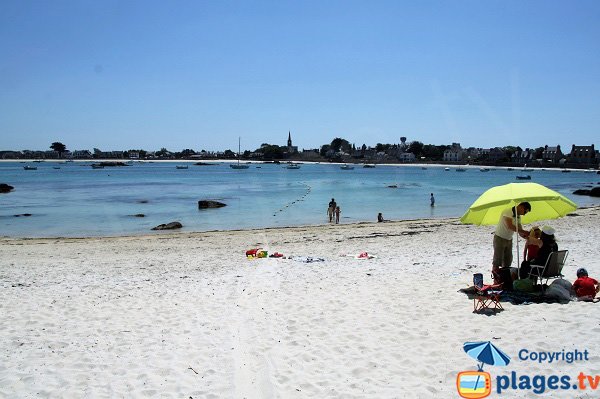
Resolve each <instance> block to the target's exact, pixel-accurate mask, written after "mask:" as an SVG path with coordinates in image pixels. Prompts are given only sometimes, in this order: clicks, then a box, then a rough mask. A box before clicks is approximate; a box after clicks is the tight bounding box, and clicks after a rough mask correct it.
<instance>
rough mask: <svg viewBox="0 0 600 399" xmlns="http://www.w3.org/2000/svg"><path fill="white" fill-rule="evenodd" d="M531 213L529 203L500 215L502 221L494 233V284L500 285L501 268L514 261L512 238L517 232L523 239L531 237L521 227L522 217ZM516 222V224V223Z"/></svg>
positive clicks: (509, 209) (522, 203)
mask: <svg viewBox="0 0 600 399" xmlns="http://www.w3.org/2000/svg"><path fill="white" fill-rule="evenodd" d="M530 211H531V204H529V202H521V203H520V204H519V205H517V206H514V207H512V208H507V209H505V210H504V211H503V212H502V214H501V215H500V220H498V224H497V225H496V232H495V233H494V259H493V260H492V274H493V275H494V282H495V283H500V282H501V281H500V279H499V275H498V271H499V269H500V268H501V267H510V265H511V263H512V259H513V254H512V238H513V234H514V233H515V232H517V233H519V235H520V236H521V237H523V238H525V237H527V236H528V235H529V232H528V231H526V230H523V226H522V225H521V216H523V215H525V214H527V213H528V212H530ZM515 221H516V223H515Z"/></svg>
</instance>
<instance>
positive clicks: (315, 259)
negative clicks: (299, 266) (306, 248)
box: [288, 256, 325, 263]
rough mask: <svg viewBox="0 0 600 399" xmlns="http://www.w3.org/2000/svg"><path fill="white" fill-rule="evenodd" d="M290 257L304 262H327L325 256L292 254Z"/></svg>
mask: <svg viewBox="0 0 600 399" xmlns="http://www.w3.org/2000/svg"><path fill="white" fill-rule="evenodd" d="M288 259H291V260H295V261H296V262H302V263H313V262H325V259H323V258H313V257H312V256H290V257H289V258H288Z"/></svg>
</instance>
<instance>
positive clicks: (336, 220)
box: [335, 206, 342, 224]
mask: <svg viewBox="0 0 600 399" xmlns="http://www.w3.org/2000/svg"><path fill="white" fill-rule="evenodd" d="M341 212H342V211H341V210H340V207H339V206H336V207H335V224H339V223H340V213H341Z"/></svg>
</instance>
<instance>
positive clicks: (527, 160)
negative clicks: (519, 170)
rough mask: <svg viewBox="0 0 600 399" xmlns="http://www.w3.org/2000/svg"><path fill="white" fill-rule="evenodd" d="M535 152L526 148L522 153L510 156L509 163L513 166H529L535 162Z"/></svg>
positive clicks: (517, 152) (516, 152)
mask: <svg viewBox="0 0 600 399" xmlns="http://www.w3.org/2000/svg"><path fill="white" fill-rule="evenodd" d="M534 155H535V150H532V149H529V148H526V149H525V150H522V151H518V150H517V151H515V152H514V153H513V154H512V155H511V157H510V158H511V162H512V163H513V164H515V165H524V164H529V165H531V164H532V163H533V161H534V160H535V157H534Z"/></svg>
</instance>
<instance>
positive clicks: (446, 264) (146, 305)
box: [0, 207, 600, 399]
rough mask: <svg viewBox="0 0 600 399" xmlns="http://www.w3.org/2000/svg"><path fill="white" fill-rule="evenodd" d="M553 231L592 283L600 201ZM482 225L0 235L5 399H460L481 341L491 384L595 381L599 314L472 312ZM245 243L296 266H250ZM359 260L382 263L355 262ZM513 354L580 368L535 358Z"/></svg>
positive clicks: (270, 262)
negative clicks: (504, 361) (487, 347)
mask: <svg viewBox="0 0 600 399" xmlns="http://www.w3.org/2000/svg"><path fill="white" fill-rule="evenodd" d="M547 224H550V225H552V226H553V227H555V228H556V231H557V238H558V239H559V247H560V249H568V250H569V251H570V255H569V259H568V261H567V265H566V267H565V269H564V271H563V272H564V274H565V278H566V279H567V280H569V281H571V282H573V281H574V279H575V271H576V270H577V268H579V267H586V268H587V269H588V271H589V273H590V276H591V277H595V278H599V277H600V247H599V246H598V242H599V241H600V229H598V226H599V225H600V208H599V207H595V208H587V209H578V210H577V211H576V213H575V214H574V215H571V216H570V217H565V218H563V219H560V220H553V221H549V222H547ZM492 232H493V227H489V226H487V227H478V226H466V225H461V224H460V223H459V222H458V220H457V219H439V220H416V221H402V222H390V223H363V224H352V225H348V224H341V225H324V226H311V227H294V228H281V229H265V230H248V231H229V232H209V233H179V234H168V235H160V236H140V237H116V238H82V239H72V238H65V239H62V238H58V239H8V238H3V239H0V287H1V291H0V292H1V293H0V314H1V315H2V317H1V318H0V397H6V398H16V397H19V398H29V397H36V398H39V397H46V398H62V397H68V398H90V397H94V398H95V397H97V398H109V397H110V398H112V397H119V398H120V397H123V398H130V397H156V398H194V399H196V398H455V397H458V394H457V391H456V376H457V374H458V373H459V372H460V371H463V370H476V369H477V367H476V362H475V360H473V359H471V358H470V357H469V356H468V355H467V354H465V353H464V351H463V349H462V345H463V343H464V342H466V341H488V340H490V341H492V342H493V343H494V344H495V345H497V346H498V347H499V348H501V349H502V350H503V351H504V352H506V353H507V354H508V355H509V356H510V357H511V358H512V360H511V363H510V364H509V365H508V366H506V367H491V366H490V367H489V368H486V371H488V372H490V374H491V375H492V378H493V384H496V380H495V376H496V375H499V374H502V375H510V373H511V372H516V373H517V375H529V376H534V375H545V376H550V375H559V376H560V375H569V376H571V378H572V380H575V379H576V376H577V375H578V374H579V373H580V372H585V373H587V374H589V375H600V340H598V333H600V323H599V318H598V316H597V315H598V311H599V310H600V304H594V303H582V302H575V301H573V302H570V303H567V304H558V303H541V304H537V303H533V304H529V305H512V304H511V303H508V302H505V303H503V305H504V308H505V310H504V311H503V312H500V313H497V314H494V315H482V314H474V313H472V311H473V302H472V300H470V299H469V298H468V297H467V296H466V295H465V294H464V293H461V292H459V291H458V290H459V289H461V288H465V287H468V286H470V285H472V276H473V273H477V272H481V273H484V276H485V279H486V281H488V282H489V270H490V265H491V257H492ZM255 247H262V248H264V249H265V250H268V251H269V253H273V252H275V251H277V252H280V253H283V254H284V255H286V256H294V258H293V259H282V258H266V259H254V260H249V259H247V258H246V257H245V251H246V250H248V249H251V248H255ZM365 251H366V252H367V253H368V254H370V255H374V256H376V257H375V258H372V259H356V258H355V257H354V255H357V254H359V253H361V252H365ZM340 255H351V256H340ZM309 258H310V259H309ZM320 259H323V261H320ZM310 260H312V262H307V261H310ZM515 263H516V260H515ZM522 349H527V350H528V351H530V352H531V351H539V352H544V351H546V352H550V351H562V350H563V349H564V350H565V351H572V350H575V349H578V350H580V351H583V350H587V351H588V352H589V359H588V360H587V361H576V362H573V363H567V362H566V361H562V362H561V361H557V362H554V363H552V364H549V363H547V362H545V363H544V362H542V363H539V362H534V361H528V360H521V359H520V358H519V357H518V353H519V352H520V351H521V350H522ZM493 389H494V391H493V392H492V395H491V396H490V397H494V398H495V397H510V398H522V397H531V396H534V395H533V394H532V393H531V391H524V390H517V389H507V390H505V391H503V392H501V393H497V392H496V391H495V389H496V386H495V385H494V386H493ZM535 396H539V397H552V398H563V397H564V398H593V397H598V393H597V391H596V392H594V391H590V389H588V390H586V391H574V390H573V389H569V390H562V391H561V390H549V389H548V390H546V391H545V392H544V393H541V394H539V395H535Z"/></svg>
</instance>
